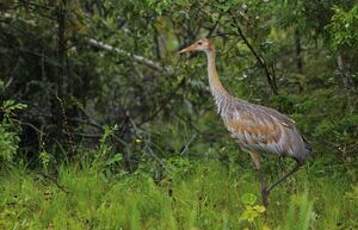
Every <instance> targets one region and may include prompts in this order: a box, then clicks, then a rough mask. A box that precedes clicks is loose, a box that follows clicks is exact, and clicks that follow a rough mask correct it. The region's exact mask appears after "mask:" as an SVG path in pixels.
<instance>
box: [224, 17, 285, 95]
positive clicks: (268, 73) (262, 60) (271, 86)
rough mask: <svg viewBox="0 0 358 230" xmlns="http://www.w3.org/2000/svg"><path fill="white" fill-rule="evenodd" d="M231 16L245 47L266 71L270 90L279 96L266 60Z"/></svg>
mask: <svg viewBox="0 0 358 230" xmlns="http://www.w3.org/2000/svg"><path fill="white" fill-rule="evenodd" d="M230 14H231V17H232V20H233V22H234V23H235V25H234V26H235V28H236V30H237V33H238V34H239V35H240V37H241V38H242V40H243V41H244V43H245V45H246V46H247V47H248V48H249V49H250V51H251V53H252V54H253V55H254V56H255V58H256V60H257V62H258V63H259V64H260V65H261V67H262V68H263V69H264V71H265V74H266V78H267V81H268V83H269V85H270V88H271V90H272V92H273V93H274V94H275V95H277V94H278V90H277V85H276V82H275V81H274V76H272V74H271V73H270V71H269V67H268V66H267V64H266V61H265V59H264V58H263V56H262V55H260V54H259V53H258V52H257V51H256V50H255V49H254V47H253V46H252V45H251V43H250V42H249V40H248V39H247V37H246V36H245V34H244V32H243V31H242V29H241V27H240V24H239V23H238V22H237V20H236V19H235V16H234V15H233V14H232V13H230Z"/></svg>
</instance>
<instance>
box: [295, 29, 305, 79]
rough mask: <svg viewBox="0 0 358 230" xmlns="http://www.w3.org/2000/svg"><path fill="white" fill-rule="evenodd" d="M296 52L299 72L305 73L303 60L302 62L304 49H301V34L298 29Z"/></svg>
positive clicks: (296, 31) (296, 33)
mask: <svg viewBox="0 0 358 230" xmlns="http://www.w3.org/2000/svg"><path fill="white" fill-rule="evenodd" d="M294 36H295V51H296V66H297V71H298V72H299V73H300V74H302V73H303V60H302V54H301V53H302V47H301V34H300V31H299V30H298V29H296V30H295V35H294Z"/></svg>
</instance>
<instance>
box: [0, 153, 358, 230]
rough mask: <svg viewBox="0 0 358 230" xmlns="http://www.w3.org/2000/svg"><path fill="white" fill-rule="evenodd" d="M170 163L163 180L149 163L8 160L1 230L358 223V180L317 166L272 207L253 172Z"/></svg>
mask: <svg viewBox="0 0 358 230" xmlns="http://www.w3.org/2000/svg"><path fill="white" fill-rule="evenodd" d="M163 163H164V164H165V171H166V175H165V176H163V177H162V178H161V179H160V180H155V179H153V176H152V175H151V173H150V171H149V170H147V169H148V168H149V167H148V166H147V165H145V164H142V165H141V166H140V167H139V169H138V170H137V171H136V172H134V173H132V174H129V173H126V172H119V173H116V174H113V175H111V176H108V175H106V173H105V172H104V171H103V170H101V169H100V168H99V167H98V166H96V167H94V166H93V165H91V164H87V163H83V162H82V163H81V164H80V165H79V164H78V165H71V166H69V165H63V166H62V167H60V168H59V170H58V172H57V175H58V176H57V177H55V176H51V175H50V174H43V173H41V172H36V171H34V170H28V169H27V168H26V167H19V166H17V167H7V169H6V170H3V171H2V172H1V175H0V192H1V196H0V229H290V230H291V229H300V230H301V229H357V228H358V223H357V220H356V219H355V218H356V217H357V216H358V205H357V199H358V187H357V185H356V184H354V183H353V182H352V178H347V177H332V175H325V174H324V173H321V172H316V171H315V170H316V168H317V167H314V165H313V166H312V167H311V166H306V167H305V168H304V169H302V170H300V171H299V172H298V173H297V174H296V175H295V176H293V177H292V178H290V179H289V180H288V181H286V182H285V183H284V184H282V185H281V186H279V187H277V189H276V190H275V191H273V193H272V195H271V197H270V201H271V203H270V206H269V208H268V209H267V210H266V209H265V208H264V207H263V206H261V200H260V197H259V196H258V194H259V193H258V183H257V180H256V178H255V176H254V175H255V174H254V172H252V171H249V170H247V169H243V168H240V167H238V166H237V165H235V164H230V165H225V166H224V165H222V163H220V162H218V161H215V160H200V161H198V160H189V159H186V158H172V159H169V160H166V161H165V162H163ZM184 168H185V170H184ZM319 168H320V167H319Z"/></svg>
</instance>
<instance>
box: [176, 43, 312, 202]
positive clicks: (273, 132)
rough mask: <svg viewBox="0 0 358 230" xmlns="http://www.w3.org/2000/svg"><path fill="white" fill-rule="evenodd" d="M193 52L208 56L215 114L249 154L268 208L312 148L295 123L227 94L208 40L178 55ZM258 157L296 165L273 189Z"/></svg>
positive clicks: (212, 46) (272, 110) (191, 46)
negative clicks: (278, 158)
mask: <svg viewBox="0 0 358 230" xmlns="http://www.w3.org/2000/svg"><path fill="white" fill-rule="evenodd" d="M193 51H202V52H205V54H206V56H207V61H208V78H209V85H210V91H211V93H212V96H213V97H214V100H215V104H216V106H217V112H218V113H219V114H220V116H221V118H222V119H223V121H224V124H225V126H226V128H227V129H228V130H229V132H230V133H231V135H232V137H233V138H235V139H236V140H237V142H238V143H239V145H240V147H241V149H242V150H244V151H246V152H249V154H250V156H251V158H252V160H253V162H254V166H255V168H256V170H257V173H258V177H259V181H260V186H261V195H262V202H263V204H264V205H265V206H267V205H268V196H269V194H270V192H271V191H272V189H273V188H274V187H275V186H277V185H278V184H280V183H281V182H282V181H284V180H285V179H286V178H287V177H289V176H290V175H292V174H293V173H294V172H296V171H297V170H298V169H299V168H300V166H302V165H303V163H304V161H305V160H306V159H307V158H308V157H309V156H310V154H311V147H310V145H309V144H308V143H307V142H306V140H305V139H304V137H303V136H302V135H301V134H300V133H299V131H298V129H297V128H296V126H295V122H294V121H293V120H291V119H290V118H289V117H287V116H286V115H284V114H282V113H280V112H278V111H276V110H274V109H271V108H268V107H265V106H261V105H256V104H251V103H249V102H247V101H245V100H242V99H239V98H235V97H234V96H232V95H230V94H229V92H228V91H227V90H226V89H225V88H224V86H223V85H222V83H221V81H220V79H219V76H218V74H217V72H216V64H215V47H214V45H213V44H212V43H211V42H210V41H209V40H208V39H206V38H203V39H200V40H199V41H197V42H195V43H193V44H192V45H190V46H188V47H187V48H184V49H182V50H180V51H179V53H185V52H193ZM261 153H272V154H275V155H277V156H289V157H291V158H293V159H294V160H295V161H296V163H297V164H296V166H295V167H294V168H293V169H292V170H291V171H289V172H288V173H287V174H285V175H284V176H282V177H281V178H279V179H278V180H277V181H275V182H274V183H273V184H272V185H270V186H266V183H265V178H264V175H263V172H262V169H261V163H260V162H261V157H260V154H261Z"/></svg>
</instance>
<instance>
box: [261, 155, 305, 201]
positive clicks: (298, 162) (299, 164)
mask: <svg viewBox="0 0 358 230" xmlns="http://www.w3.org/2000/svg"><path fill="white" fill-rule="evenodd" d="M296 162H297V164H296V166H295V167H294V168H293V169H292V170H291V171H289V172H288V173H287V174H285V175H284V176H282V177H281V178H279V179H278V180H277V181H275V182H274V183H273V184H272V185H270V187H268V189H267V190H266V191H267V193H268V194H269V193H270V192H271V190H272V189H273V188H275V187H276V186H277V185H278V184H280V183H281V182H282V181H284V180H285V179H287V177H289V176H291V175H292V174H294V173H295V172H297V170H298V169H300V167H301V166H302V165H303V162H301V161H296Z"/></svg>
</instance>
